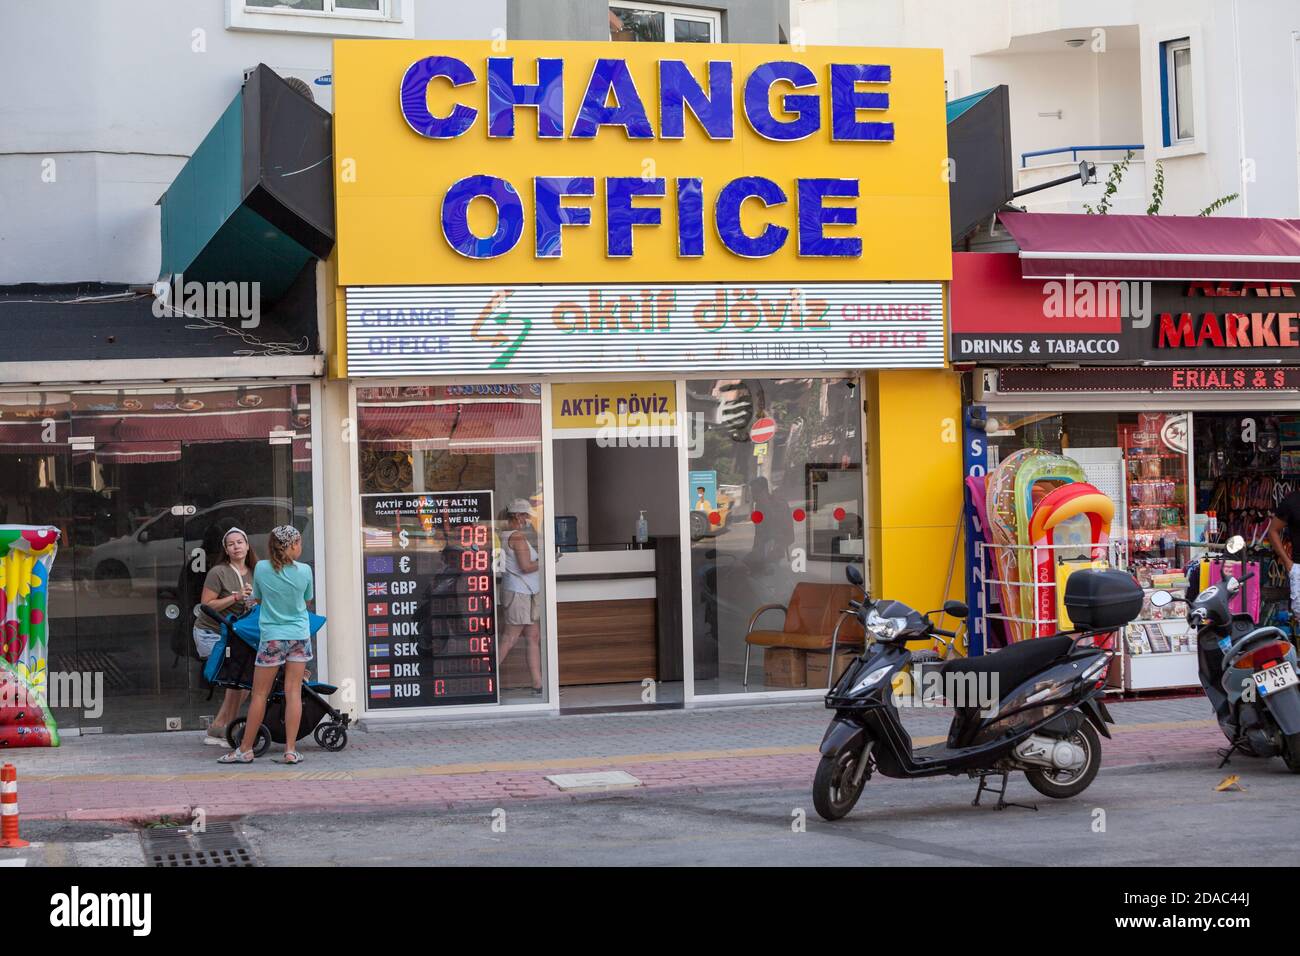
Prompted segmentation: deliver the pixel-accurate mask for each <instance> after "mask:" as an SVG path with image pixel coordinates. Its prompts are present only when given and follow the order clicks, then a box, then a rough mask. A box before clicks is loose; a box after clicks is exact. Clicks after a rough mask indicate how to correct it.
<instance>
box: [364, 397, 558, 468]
mask: <svg viewBox="0 0 1300 956" xmlns="http://www.w3.org/2000/svg"><path fill="white" fill-rule="evenodd" d="M357 408H358V411H359V414H360V420H361V428H360V433H361V434H360V441H361V445H362V447H363V448H367V449H372V450H376V451H450V452H453V453H455V454H458V455H511V454H519V453H521V452H526V453H536V452H538V451H539V450H540V448H541V443H542V408H541V404H540V403H539V402H512V401H508V400H500V399H478V400H473V399H471V400H450V401H443V402H427V401H415V402H396V403H393V404H385V403H382V402H374V403H371V402H358V403H357Z"/></svg>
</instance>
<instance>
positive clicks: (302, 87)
mask: <svg viewBox="0 0 1300 956" xmlns="http://www.w3.org/2000/svg"><path fill="white" fill-rule="evenodd" d="M267 65H268V66H271V64H267ZM256 69H257V67H255V66H250V67H248V68H247V69H245V70H244V82H245V83H247V82H248V78H249V77H250V76H252V75H253V71H254V70H256ZM271 69H273V70H274V71H275V72H276V73H277V74H278V75H279V76H280V77H281V78H282V79H283V80H284V81H285V82H286V83H288V84H289V85H290V86H291V87H293V88H294V89H295V90H297V91H298V92H299V93H301V94H302V95H303V96H305V97H307V99H309V100H311V101H312V102H313V103H315V104H316V105H317V106H319V107H320V108H321V109H324V110H328V111H329V112H331V113H332V112H334V86H333V79H334V78H333V77H332V76H331V75H330V71H329V69H328V68H321V69H311V68H309V67H289V66H271Z"/></svg>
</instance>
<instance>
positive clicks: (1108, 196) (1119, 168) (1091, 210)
mask: <svg viewBox="0 0 1300 956" xmlns="http://www.w3.org/2000/svg"><path fill="white" fill-rule="evenodd" d="M1132 158H1133V151H1132V150H1129V151H1128V152H1126V153H1125V154H1124V158H1123V159H1121V160H1120V161H1119V162H1118V163H1116V164H1115V165H1114V166H1112V167H1111V169H1110V175H1108V176H1107V177H1106V186H1105V189H1104V190H1103V191H1102V196H1101V199H1100V200H1098V202H1097V205H1096V206H1093V205H1092V204H1091V203H1084V204H1083V211H1084V212H1086V213H1087V214H1088V215H1089V216H1104V215H1106V214H1107V213H1109V212H1110V208H1111V205H1112V204H1113V201H1114V199H1115V194H1116V193H1118V192H1119V184H1120V182H1121V181H1122V180H1123V179H1124V174H1125V173H1126V172H1128V164H1129V161H1130V160H1131V159H1132ZM1238 195H1240V194H1239V193H1229V194H1228V195H1226V196H1220V197H1219V198H1218V199H1216V200H1214V202H1212V203H1210V204H1209V205H1208V206H1206V207H1205V208H1204V209H1202V210H1201V211H1200V212H1198V213H1197V215H1198V216H1212V215H1214V214H1215V213H1216V212H1218V211H1219V210H1220V209H1222V208H1223V207H1224V206H1226V205H1227V204H1228V203H1230V202H1232V201H1233V200H1234V199H1236V198H1237V197H1238ZM1164 203H1165V167H1164V164H1163V163H1161V162H1160V160H1158V159H1157V160H1156V164H1155V173H1154V175H1153V176H1152V181H1151V201H1150V202H1149V203H1147V215H1148V216H1158V215H1160V209H1161V207H1163V206H1164Z"/></svg>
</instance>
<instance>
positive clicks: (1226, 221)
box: [998, 212, 1300, 282]
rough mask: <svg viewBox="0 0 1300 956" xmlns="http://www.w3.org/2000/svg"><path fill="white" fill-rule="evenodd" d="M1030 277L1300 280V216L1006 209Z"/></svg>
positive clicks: (1004, 221)
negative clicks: (1226, 215)
mask: <svg viewBox="0 0 1300 956" xmlns="http://www.w3.org/2000/svg"><path fill="white" fill-rule="evenodd" d="M998 218H999V219H1000V220H1001V221H1002V224H1003V225H1004V226H1005V227H1006V229H1007V231H1008V232H1009V233H1011V236H1012V238H1014V239H1015V240H1016V244H1017V245H1018V246H1019V247H1020V273H1021V275H1022V276H1024V277H1025V278H1026V279H1061V278H1064V277H1066V276H1070V275H1072V276H1074V277H1076V278H1087V279H1192V280H1216V279H1222V280H1229V281H1232V280H1235V281H1243V280H1244V281H1275V282H1294V281H1298V280H1300V219H1232V218H1228V217H1223V218H1217V217H1214V216H1112V215H1106V216H1088V215H1080V214H1074V213H1030V212H1004V213H999V214H998Z"/></svg>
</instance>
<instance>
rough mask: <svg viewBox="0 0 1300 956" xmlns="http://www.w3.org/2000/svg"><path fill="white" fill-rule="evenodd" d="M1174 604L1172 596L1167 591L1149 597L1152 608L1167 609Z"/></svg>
mask: <svg viewBox="0 0 1300 956" xmlns="http://www.w3.org/2000/svg"><path fill="white" fill-rule="evenodd" d="M1173 603H1174V596H1173V595H1172V594H1170V593H1169V592H1168V591H1157V592H1156V593H1155V594H1153V595H1151V606H1152V607H1168V606H1169V605H1171V604H1173Z"/></svg>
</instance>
